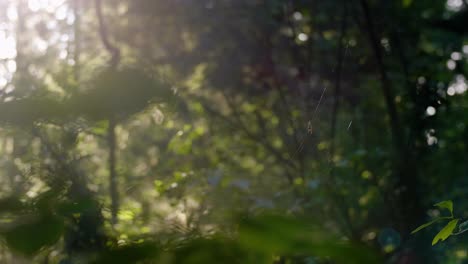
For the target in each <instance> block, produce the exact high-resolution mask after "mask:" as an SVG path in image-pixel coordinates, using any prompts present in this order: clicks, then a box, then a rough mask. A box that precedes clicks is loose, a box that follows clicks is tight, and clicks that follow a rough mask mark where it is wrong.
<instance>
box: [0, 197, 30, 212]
mask: <svg viewBox="0 0 468 264" xmlns="http://www.w3.org/2000/svg"><path fill="white" fill-rule="evenodd" d="M24 208H25V207H24V205H23V203H22V202H21V201H20V200H19V199H18V198H16V197H6V198H3V199H0V212H1V213H4V212H17V211H20V210H23V209H24Z"/></svg>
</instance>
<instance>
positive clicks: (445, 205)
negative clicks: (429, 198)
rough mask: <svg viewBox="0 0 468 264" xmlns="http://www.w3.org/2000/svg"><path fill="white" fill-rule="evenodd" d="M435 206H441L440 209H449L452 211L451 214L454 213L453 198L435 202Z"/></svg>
mask: <svg viewBox="0 0 468 264" xmlns="http://www.w3.org/2000/svg"><path fill="white" fill-rule="evenodd" d="M434 206H437V207H439V208H440V209H443V208H445V209H447V210H449V211H450V214H451V215H453V202H452V201H451V200H447V201H442V202H440V203H436V204H434Z"/></svg>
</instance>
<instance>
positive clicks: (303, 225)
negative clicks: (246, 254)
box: [239, 215, 379, 263]
mask: <svg viewBox="0 0 468 264" xmlns="http://www.w3.org/2000/svg"><path fill="white" fill-rule="evenodd" d="M239 236H240V243H241V244H242V245H243V246H246V247H247V248H250V249H254V250H258V251H260V252H264V253H269V254H311V255H314V256H319V257H327V258H331V259H333V260H335V261H337V262H338V263H378V262H379V258H378V256H377V255H375V254H374V253H373V252H372V251H370V250H369V249H368V248H365V247H362V246H357V245H353V244H351V243H350V242H348V241H343V240H340V239H338V238H336V237H334V236H333V235H332V234H330V233H328V232H324V231H323V228H320V226H319V225H316V224H314V223H313V222H311V221H310V220H309V221H307V220H305V219H296V218H287V217H281V216H273V215H270V216H268V215H265V216H261V217H258V218H255V219H246V220H244V221H243V222H242V223H241V227H240V234H239Z"/></svg>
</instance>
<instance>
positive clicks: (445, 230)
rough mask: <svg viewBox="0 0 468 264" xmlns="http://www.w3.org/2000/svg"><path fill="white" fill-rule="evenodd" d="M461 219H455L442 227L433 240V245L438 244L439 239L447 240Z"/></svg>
mask: <svg viewBox="0 0 468 264" xmlns="http://www.w3.org/2000/svg"><path fill="white" fill-rule="evenodd" d="M459 220H460V219H453V220H452V221H450V222H449V223H448V224H447V225H446V226H445V227H444V228H442V230H440V232H439V233H438V234H437V235H436V236H435V237H434V239H433V240H432V245H433V246H434V245H435V244H437V242H439V240H441V241H444V240H446V239H447V238H448V237H449V236H450V235H451V234H452V232H453V230H454V229H455V227H456V226H457V223H458V221H459Z"/></svg>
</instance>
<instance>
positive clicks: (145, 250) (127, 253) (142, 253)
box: [94, 242, 160, 264]
mask: <svg viewBox="0 0 468 264" xmlns="http://www.w3.org/2000/svg"><path fill="white" fill-rule="evenodd" d="M159 253H160V249H159V248H158V247H157V246H156V244H154V243H149V242H148V243H140V244H131V245H125V246H121V247H118V248H114V249H111V250H109V251H107V252H105V253H102V254H101V255H100V256H99V257H98V259H97V260H96V261H95V262H94V263H95V264H107V263H115V264H119V263H121V264H127V263H138V262H139V261H143V260H151V259H154V258H155V257H156V256H157V255H158V254H159Z"/></svg>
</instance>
